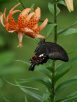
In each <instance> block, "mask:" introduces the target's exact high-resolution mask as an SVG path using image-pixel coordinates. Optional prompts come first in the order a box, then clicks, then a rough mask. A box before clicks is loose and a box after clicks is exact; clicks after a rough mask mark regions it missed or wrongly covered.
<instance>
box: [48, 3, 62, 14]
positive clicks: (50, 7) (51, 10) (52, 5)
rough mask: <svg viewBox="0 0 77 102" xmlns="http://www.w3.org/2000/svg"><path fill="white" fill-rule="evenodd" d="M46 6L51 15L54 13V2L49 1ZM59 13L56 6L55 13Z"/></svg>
mask: <svg viewBox="0 0 77 102" xmlns="http://www.w3.org/2000/svg"><path fill="white" fill-rule="evenodd" d="M48 8H49V11H50V12H51V13H52V15H54V4H51V3H50V2H49V3H48ZM59 13H60V9H59V8H58V6H57V14H56V15H58V14H59Z"/></svg>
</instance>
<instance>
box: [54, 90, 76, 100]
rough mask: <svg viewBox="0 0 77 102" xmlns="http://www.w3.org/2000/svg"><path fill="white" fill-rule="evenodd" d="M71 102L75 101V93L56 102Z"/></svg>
mask: <svg viewBox="0 0 77 102" xmlns="http://www.w3.org/2000/svg"><path fill="white" fill-rule="evenodd" d="M72 101H77V91H76V92H74V93H72V94H70V95H68V96H67V97H65V98H64V99H59V100H57V101H56V102H72Z"/></svg>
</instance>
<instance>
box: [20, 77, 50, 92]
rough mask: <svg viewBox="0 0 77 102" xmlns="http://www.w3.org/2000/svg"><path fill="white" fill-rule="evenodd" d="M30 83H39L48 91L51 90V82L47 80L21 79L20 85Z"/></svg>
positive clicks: (40, 78)
mask: <svg viewBox="0 0 77 102" xmlns="http://www.w3.org/2000/svg"><path fill="white" fill-rule="evenodd" d="M32 81H37V82H40V83H42V84H43V85H45V86H46V87H47V88H48V89H49V90H50V89H51V80H48V78H42V77H36V78H35V77H32V78H27V79H23V80H21V81H20V83H30V82H32Z"/></svg>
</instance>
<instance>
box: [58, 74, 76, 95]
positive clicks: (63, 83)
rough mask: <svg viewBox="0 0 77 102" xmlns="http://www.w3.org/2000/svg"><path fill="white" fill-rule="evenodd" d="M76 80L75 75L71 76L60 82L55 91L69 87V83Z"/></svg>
mask: <svg viewBox="0 0 77 102" xmlns="http://www.w3.org/2000/svg"><path fill="white" fill-rule="evenodd" d="M75 82H77V76H75V77H74V78H71V79H69V80H66V81H65V82H62V83H60V84H59V85H58V86H57V88H56V92H57V93H59V92H61V91H62V90H63V89H65V88H67V87H69V86H70V85H71V84H73V83H75Z"/></svg>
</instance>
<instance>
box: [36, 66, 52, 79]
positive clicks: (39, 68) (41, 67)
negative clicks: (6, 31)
mask: <svg viewBox="0 0 77 102" xmlns="http://www.w3.org/2000/svg"><path fill="white" fill-rule="evenodd" d="M36 70H37V71H40V72H42V73H43V74H45V75H46V76H48V77H49V78H50V79H51V76H52V75H51V72H50V71H49V70H48V69H47V68H46V66H45V65H39V66H37V68H36Z"/></svg>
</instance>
